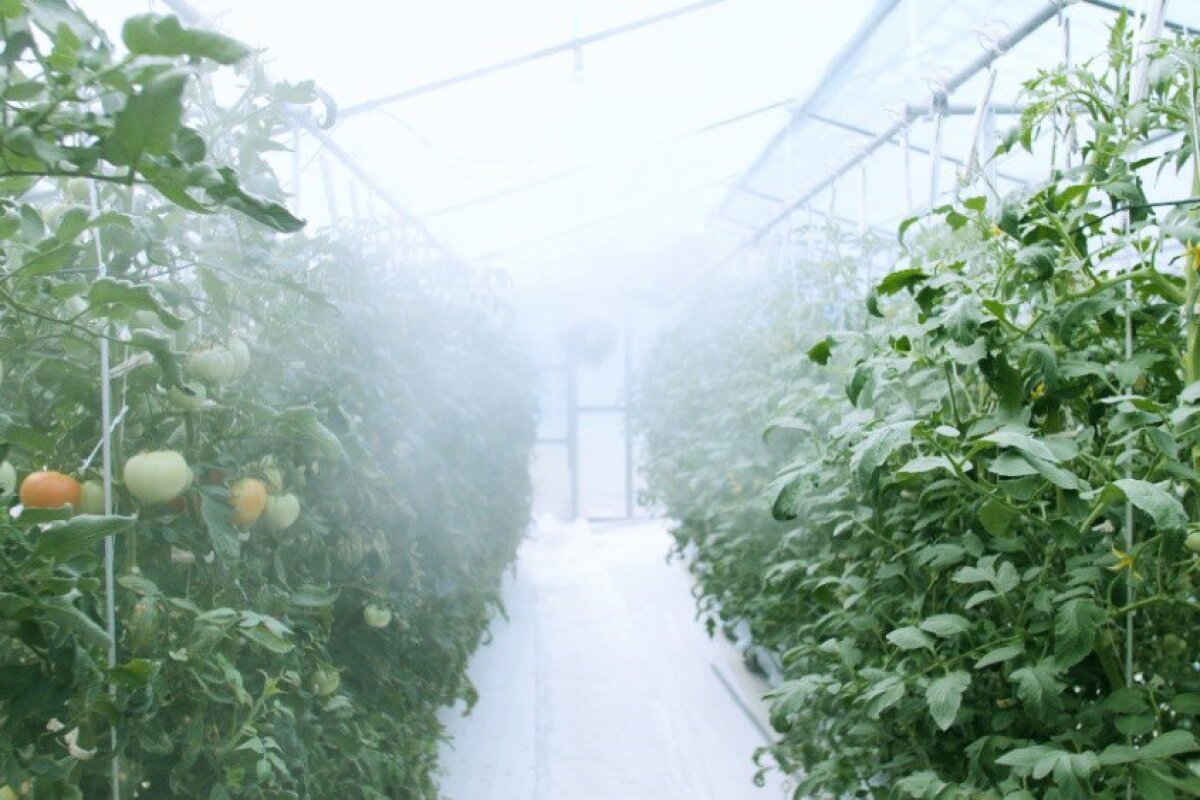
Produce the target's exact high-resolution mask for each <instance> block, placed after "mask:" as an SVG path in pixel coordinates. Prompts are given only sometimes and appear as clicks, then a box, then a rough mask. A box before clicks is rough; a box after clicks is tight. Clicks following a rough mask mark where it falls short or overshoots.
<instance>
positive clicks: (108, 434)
mask: <svg viewBox="0 0 1200 800" xmlns="http://www.w3.org/2000/svg"><path fill="white" fill-rule="evenodd" d="M130 191H132V189H131V190H130ZM90 201H91V206H92V212H93V213H96V212H97V211H99V209H100V198H99V197H98V194H97V191H96V184H95V183H94V182H93V183H91V184H90ZM92 243H93V244H94V245H95V247H96V275H97V277H99V278H103V277H105V276H106V275H107V274H108V265H107V264H105V263H104V248H103V247H102V245H101V242H100V229H99V228H97V229H96V230H95V231H93V233H92ZM108 346H109V343H108V338H107V337H105V338H102V339H101V340H100V464H101V470H102V472H103V475H102V481H103V483H104V513H105V514H109V515H111V514H112V513H113V486H112V374H111V373H112V367H111V364H110V360H109V350H108ZM116 561H117V556H116V541H115V540H114V537H113V536H112V535H109V536H105V537H104V629H105V631H106V632H107V633H108V668H109V669H110V670H111V669H114V668H115V667H116V666H117V589H116V583H117V577H116V571H117V570H116ZM116 691H117V687H116V684H114V683H109V685H108V693H109V694H110V695H114V696H115V695H116ZM109 741H110V742H111V743H112V752H113V756H112V765H111V769H112V778H111V780H112V790H111V793H112V798H113V800H120V797H121V761H120V759H119V758H118V757H117V729H116V727H115V726H114V727H111V728H110V729H109Z"/></svg>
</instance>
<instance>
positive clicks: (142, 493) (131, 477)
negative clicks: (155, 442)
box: [124, 450, 192, 504]
mask: <svg viewBox="0 0 1200 800" xmlns="http://www.w3.org/2000/svg"><path fill="white" fill-rule="evenodd" d="M124 477H125V488H127V489H128V490H129V493H130V494H132V495H133V496H134V497H136V498H137V499H138V500H140V501H141V502H143V503H148V504H154V503H169V502H171V501H172V500H174V499H175V498H176V497H179V495H181V494H183V492H184V490H185V489H187V488H188V487H189V486H191V485H192V470H191V467H189V466H188V463H187V462H186V461H184V460H183V456H181V455H180V454H179V453H177V452H175V451H174V450H160V451H158V452H156V453H138V454H137V455H136V456H134V457H133V458H131V459H129V460H128V461H126V462H125V476H124Z"/></svg>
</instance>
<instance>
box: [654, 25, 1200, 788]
mask: <svg viewBox="0 0 1200 800" xmlns="http://www.w3.org/2000/svg"><path fill="white" fill-rule="evenodd" d="M1130 38H1131V37H1130V36H1129V34H1128V32H1127V31H1126V30H1125V29H1124V23H1123V22H1122V23H1120V24H1118V26H1117V28H1116V29H1115V30H1114V33H1113V37H1112V46H1111V50H1110V52H1109V53H1108V54H1107V56H1106V58H1105V59H1103V60H1098V61H1097V62H1095V63H1093V64H1090V65H1087V66H1085V67H1083V68H1079V69H1075V70H1072V71H1070V72H1061V71H1060V72H1047V73H1044V74H1041V75H1039V76H1037V77H1036V78H1035V79H1033V80H1031V81H1030V82H1029V84H1028V86H1027V90H1028V103H1029V106H1028V110H1027V111H1026V113H1025V114H1024V116H1023V118H1022V120H1021V124H1020V126H1019V127H1018V128H1017V130H1016V131H1015V132H1014V134H1013V135H1012V136H1011V137H1010V138H1009V139H1008V140H1006V143H1005V145H1004V146H1003V147H1004V148H1009V147H1017V146H1024V147H1027V148H1030V149H1033V148H1035V146H1036V143H1038V142H1041V141H1044V140H1045V137H1039V136H1038V135H1037V134H1038V132H1039V130H1043V131H1044V130H1048V129H1050V128H1052V127H1053V126H1056V125H1057V126H1065V125H1067V124H1071V125H1073V126H1074V127H1075V130H1077V131H1079V132H1080V134H1081V136H1082V135H1083V132H1086V131H1090V134H1089V135H1088V136H1087V137H1086V138H1085V140H1084V141H1083V143H1082V153H1081V155H1082V163H1081V164H1079V165H1078V166H1076V167H1073V168H1070V169H1063V170H1056V171H1055V172H1054V173H1053V174H1052V175H1051V176H1050V177H1049V178H1048V179H1047V180H1046V181H1044V182H1042V183H1041V184H1039V185H1036V186H1033V187H1030V188H1028V189H1027V190H1023V191H1021V192H1018V193H1016V194H1014V195H1012V196H1010V197H1007V198H1004V199H1003V200H1002V201H999V202H988V201H987V200H986V199H985V198H982V197H978V198H965V199H961V200H960V201H958V202H956V203H954V204H952V205H950V206H946V207H943V208H938V209H934V210H933V211H931V212H930V213H929V214H927V215H925V216H924V217H922V218H920V219H918V220H914V221H909V222H906V223H905V225H904V226H903V235H904V249H903V252H902V253H901V255H900V258H899V259H898V261H897V263H896V264H895V266H894V269H893V271H892V272H891V274H890V275H888V276H887V277H885V278H883V280H882V281H881V282H880V283H879V284H878V285H877V287H876V288H875V290H874V291H873V292H872V293H871V295H870V299H869V302H868V308H869V310H870V311H871V316H870V317H869V318H868V319H867V320H866V323H865V324H863V325H860V326H857V327H851V328H850V330H849V331H848V332H842V333H830V331H829V329H825V330H820V329H818V330H815V331H812V332H811V333H809V334H808V335H807V337H806V340H804V341H796V342H794V343H788V344H787V345H785V346H783V347H781V348H780V350H779V351H777V354H776V355H775V357H774V358H772V357H770V356H768V355H766V354H765V353H764V349H763V343H764V342H766V341H770V340H772V338H773V337H782V336H785V335H786V333H787V332H790V330H791V329H792V328H793V319H792V316H791V315H789V314H786V313H776V314H774V315H773V317H772V318H771V319H770V320H769V321H768V322H767V323H766V324H765V327H763V328H757V327H749V326H746V327H742V328H738V327H736V326H733V325H728V326H724V327H721V328H720V329H719V333H718V336H722V337H724V341H722V342H721V344H720V347H719V349H717V348H716V346H715V345H712V344H711V343H710V342H709V341H708V339H707V338H706V337H705V336H704V335H703V334H702V333H700V332H699V331H698V330H697V327H696V326H695V324H694V323H691V322H688V323H684V325H682V326H681V327H680V328H679V329H677V330H676V331H675V332H674V333H672V334H671V336H670V337H669V338H668V339H667V341H666V342H665V343H664V344H663V346H662V347H661V348H660V350H659V357H658V358H657V359H656V360H655V362H654V364H653V366H652V368H651V369H652V374H651V375H649V376H647V378H646V380H647V381H648V383H649V384H650V386H651V390H650V391H648V396H647V397H646V398H645V399H644V400H643V404H644V406H645V408H644V413H643V417H642V419H643V425H644V426H645V428H646V436H647V468H646V472H647V477H648V479H649V482H650V486H651V491H652V492H653V493H654V495H655V496H656V497H657V498H659V499H660V501H661V502H662V503H663V504H664V505H665V506H666V507H667V509H668V510H669V511H670V512H671V513H672V514H673V515H674V516H675V517H676V518H677V519H678V520H679V521H680V526H679V528H678V530H677V532H676V536H677V537H678V539H679V541H680V542H681V546H684V545H690V546H692V547H694V549H695V550H696V551H697V554H696V561H695V563H696V565H697V572H698V574H699V576H700V581H701V588H702V591H703V596H704V600H703V601H702V602H704V603H707V604H709V605H710V606H711V607H718V608H719V610H720V612H721V613H722V614H723V615H724V616H725V618H726V619H736V618H739V617H744V618H745V619H747V620H748V621H749V623H750V625H751V627H752V629H753V632H754V635H755V637H756V638H757V639H758V640H759V641H760V642H762V643H764V644H766V645H768V646H770V647H772V648H774V649H776V650H777V651H779V652H781V653H782V655H783V662H784V667H785V672H786V677H787V680H786V681H785V682H784V683H782V684H781V685H780V686H779V687H777V688H776V689H775V690H774V691H773V692H772V702H773V721H774V724H775V726H776V728H777V730H778V731H779V732H780V733H781V735H782V738H781V741H780V743H779V744H778V746H777V747H775V748H774V751H775V755H776V756H777V757H778V758H779V760H780V761H781V763H782V764H783V765H784V766H785V768H787V769H789V770H793V769H794V770H797V771H798V772H799V774H800V775H801V777H800V779H799V781H798V784H797V790H796V796H797V797H806V796H854V797H895V796H904V797H920V798H957V797H1004V798H1014V799H1015V798H1033V797H1047V798H1077V797H1110V798H1115V797H1120V796H1125V793H1126V791H1127V790H1130V791H1132V792H1133V794H1134V796H1138V797H1153V798H1160V797H1161V798H1170V797H1181V796H1186V797H1194V796H1200V778H1197V774H1200V773H1198V772H1197V770H1196V766H1195V764H1196V762H1195V761H1194V760H1193V759H1195V757H1196V753H1197V751H1198V750H1200V744H1198V743H1197V740H1196V738H1195V736H1194V729H1195V725H1196V714H1197V713H1200V704H1198V703H1197V702H1196V698H1197V697H1200V683H1198V680H1197V672H1196V669H1195V664H1194V660H1195V655H1196V648H1197V645H1198V642H1200V639H1198V638H1197V636H1196V635H1195V634H1194V629H1195V624H1196V619H1197V617H1196V612H1197V608H1198V607H1197V603H1196V582H1197V574H1198V570H1200V564H1198V563H1197V558H1196V556H1195V555H1194V553H1193V551H1192V550H1191V549H1190V548H1189V547H1187V546H1186V544H1185V542H1186V539H1185V535H1186V533H1187V531H1188V530H1189V528H1190V527H1192V520H1194V519H1195V518H1196V515H1197V511H1198V509H1200V507H1198V503H1200V499H1198V495H1197V492H1198V490H1200V474H1198V472H1197V469H1198V467H1200V461H1198V460H1197V454H1200V440H1198V438H1197V436H1198V432H1200V428H1197V426H1196V424H1195V421H1196V412H1197V398H1198V397H1200V386H1198V384H1197V380H1198V379H1200V333H1198V331H1200V329H1198V328H1197V325H1200V322H1197V319H1196V317H1195V314H1194V308H1195V304H1196V301H1197V299H1198V297H1200V278H1198V276H1197V271H1196V266H1197V262H1196V257H1195V250H1194V249H1193V244H1194V243H1195V242H1196V241H1197V240H1200V227H1197V222H1196V215H1197V213H1198V212H1197V211H1196V210H1195V208H1194V206H1193V205H1192V204H1190V203H1187V202H1184V203H1179V204H1163V205H1150V204H1148V203H1147V202H1146V192H1145V189H1144V184H1145V181H1146V180H1147V176H1150V175H1153V173H1154V171H1156V170H1158V171H1170V170H1173V169H1187V170H1189V171H1191V172H1193V183H1194V191H1193V192H1192V194H1193V195H1195V194H1200V191H1197V190H1200V166H1198V165H1197V163H1198V162H1197V159H1196V155H1195V154H1196V152H1197V149H1196V139H1195V137H1196V134H1197V131H1200V124H1198V123H1197V112H1196V108H1197V104H1198V102H1200V99H1198V98H1197V95H1196V91H1197V90H1196V78H1195V73H1196V69H1197V67H1200V49H1198V45H1197V42H1196V41H1195V40H1185V39H1180V40H1177V41H1164V42H1161V43H1159V44H1157V45H1155V46H1154V47H1152V48H1150V50H1149V58H1150V69H1149V75H1150V80H1149V90H1148V92H1147V93H1146V96H1145V98H1144V99H1142V100H1138V101H1136V102H1134V101H1131V100H1130V89H1129V87H1130V84H1131V82H1132V75H1133V72H1134V69H1133V66H1132V65H1131V56H1130V52H1131V46H1130ZM1060 134H1061V131H1060ZM1060 141H1061V139H1060ZM1151 141H1165V142H1168V143H1169V144H1167V145H1165V146H1164V145H1160V146H1159V147H1158V149H1153V148H1150V147H1149V143H1150V142H1151ZM868 263H869V262H866V261H864V263H863V267H862V268H864V269H865V268H866V266H867V264H868ZM814 274H816V275H820V276H821V279H822V280H824V279H825V273H824V272H814ZM841 291H842V295H841V297H842V300H843V301H844V300H845V298H846V297H849V296H852V294H854V293H857V290H856V289H855V288H853V287H847V285H846V284H844V283H843V284H842V285H841ZM777 303H778V299H777V297H776V296H774V295H772V294H770V293H763V292H760V294H759V295H758V304H759V305H760V307H765V308H773V307H774V306H775V305H777ZM793 313H794V314H795V315H796V316H798V317H799V318H800V319H812V318H814V317H815V316H817V315H816V314H815V313H814V309H813V308H812V307H804V306H799V307H798V308H797V310H796V311H794V312H793ZM1127 326H1128V328H1127ZM1127 330H1128V332H1129V334H1130V335H1131V339H1132V353H1131V354H1130V353H1127V351H1126V336H1127ZM814 342H815V343H816V346H815V347H813V349H812V350H811V351H809V355H810V356H811V358H812V359H813V360H814V361H815V362H817V363H827V364H828V366H827V367H825V370H826V372H825V377H824V378H821V377H820V376H814V375H812V374H811V373H806V372H803V371H802V370H800V369H799V368H798V367H797V366H796V360H797V356H796V354H797V353H802V352H804V350H805V349H807V348H808V347H809V346H811V345H812V344H813V343H814ZM833 345H836V346H833ZM681 352H682V353H695V354H697V356H696V357H697V358H704V357H707V358H709V359H710V360H709V361H708V362H707V363H708V364H709V365H710V366H709V369H708V370H707V371H705V370H702V369H699V368H697V366H696V364H697V362H690V363H689V362H687V361H685V360H684V359H682V358H679V357H678V356H677V355H676V354H678V353H681ZM713 364H727V365H733V364H747V365H751V366H748V367H747V369H748V370H749V372H748V373H747V374H742V373H740V372H739V370H740V369H741V367H740V366H739V367H734V368H733V369H732V370H731V371H732V372H733V373H734V375H732V376H730V375H725V374H720V375H717V374H716V373H717V370H715V369H713V368H712V366H711V365H713ZM752 376H753V377H752ZM838 385H844V387H845V392H844V394H842V395H841V396H840V397H839V396H838V393H836V392H835V391H834V387H836V386H838ZM684 387H686V388H684ZM785 398H791V399H790V400H785ZM726 409H730V410H734V409H736V410H738V411H741V412H742V413H741V414H739V416H738V417H736V418H730V417H729V416H728V412H727V411H726ZM778 417H782V419H776V420H775V421H773V422H772V421H771V420H772V418H778ZM755 418H757V424H758V425H759V426H764V425H768V426H770V427H769V428H768V430H769V431H785V430H786V431H788V432H789V434H790V436H791V439H792V442H793V444H792V446H791V450H790V451H789V452H785V453H780V452H779V451H778V450H774V451H772V450H770V449H768V450H763V449H761V448H755V447H754V442H755V441H756V438H755V436H754V431H753V427H754V425H755ZM773 436H774V434H771V435H770V436H768V444H770V443H771V441H772V438H773ZM771 470H775V472H776V477H775V478H774V480H773V481H772V482H771V483H770V484H769V486H767V488H765V489H763V490H761V491H753V492H752V493H751V495H750V496H749V497H748V498H746V499H743V498H741V497H736V496H734V495H733V494H732V493H731V492H729V491H728V490H725V491H722V490H721V488H723V487H728V486H731V485H737V484H738V483H739V482H741V481H746V480H748V479H749V480H753V481H755V483H754V484H753V486H754V488H755V489H757V488H758V487H760V486H762V485H763V484H764V483H765V480H766V479H765V478H764V473H767V472H770V471H771ZM719 487H721V488H719ZM767 508H771V509H772V510H773V512H774V519H775V520H776V522H772V521H770V520H768V519H767V514H766V511H765V510H766V509H767ZM1127 514H1128V515H1130V518H1131V519H1132V521H1133V523H1134V524H1133V528H1132V530H1131V531H1130V530H1127V528H1126V515H1127ZM1127 536H1129V537H1131V538H1130V539H1127ZM1129 621H1132V627H1131V628H1127V627H1126V625H1127V622H1129ZM1129 630H1132V633H1133V638H1132V639H1131V640H1127V639H1126V637H1127V635H1128V631H1129ZM1127 647H1129V648H1131V649H1132V653H1133V661H1132V664H1131V665H1130V668H1129V669H1128V671H1127V669H1126V665H1125V663H1124V658H1125V653H1126V648H1127Z"/></svg>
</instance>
